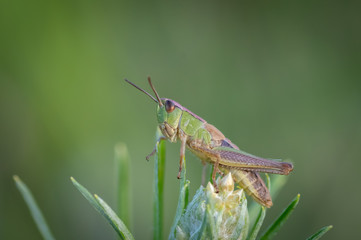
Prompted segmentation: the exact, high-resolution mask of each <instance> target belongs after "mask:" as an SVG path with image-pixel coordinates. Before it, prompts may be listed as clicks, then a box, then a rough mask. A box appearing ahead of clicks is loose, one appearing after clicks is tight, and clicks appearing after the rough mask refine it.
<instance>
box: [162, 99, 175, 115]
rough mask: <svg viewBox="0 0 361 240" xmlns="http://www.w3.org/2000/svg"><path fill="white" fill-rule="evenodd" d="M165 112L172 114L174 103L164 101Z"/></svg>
mask: <svg viewBox="0 0 361 240" xmlns="http://www.w3.org/2000/svg"><path fill="white" fill-rule="evenodd" d="M164 105H165V110H166V111H167V113H171V112H173V110H174V108H175V106H174V103H173V102H172V101H169V100H167V101H165V104H164Z"/></svg>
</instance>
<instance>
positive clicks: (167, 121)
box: [157, 98, 182, 142]
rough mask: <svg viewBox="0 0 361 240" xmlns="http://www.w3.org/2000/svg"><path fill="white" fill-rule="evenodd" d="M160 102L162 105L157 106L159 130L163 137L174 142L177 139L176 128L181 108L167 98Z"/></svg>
mask: <svg viewBox="0 0 361 240" xmlns="http://www.w3.org/2000/svg"><path fill="white" fill-rule="evenodd" d="M161 102H162V105H160V104H159V105H157V119H158V124H159V128H160V130H161V131H162V133H163V135H164V136H166V137H167V138H168V139H169V140H171V141H172V142H174V141H176V139H177V128H178V125H179V121H180V117H181V116H182V109H181V108H182V107H181V106H180V105H179V104H178V103H177V102H175V101H173V100H171V99H168V98H162V99H161Z"/></svg>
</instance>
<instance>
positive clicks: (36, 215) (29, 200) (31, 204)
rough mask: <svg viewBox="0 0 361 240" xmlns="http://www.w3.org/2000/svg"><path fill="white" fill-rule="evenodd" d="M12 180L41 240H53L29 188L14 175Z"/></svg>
mask: <svg viewBox="0 0 361 240" xmlns="http://www.w3.org/2000/svg"><path fill="white" fill-rule="evenodd" d="M13 178H14V181H15V183H16V187H17V188H18V190H19V191H20V193H21V195H22V196H23V198H24V200H25V202H26V204H27V206H28V208H29V210H30V213H31V215H32V217H33V219H34V221H35V223H36V226H37V227H38V229H39V231H40V233H41V235H42V236H43V238H44V239H46V240H52V239H55V238H54V237H53V235H52V233H51V231H50V229H49V227H48V225H47V223H46V221H45V218H44V216H43V214H42V213H41V210H40V208H39V206H38V204H37V203H36V201H35V199H34V197H33V195H32V194H31V191H30V190H29V188H28V187H27V186H26V185H25V183H23V182H22V181H21V179H20V178H19V177H18V176H16V175H15V176H13Z"/></svg>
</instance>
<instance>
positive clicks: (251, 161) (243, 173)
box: [125, 77, 293, 208]
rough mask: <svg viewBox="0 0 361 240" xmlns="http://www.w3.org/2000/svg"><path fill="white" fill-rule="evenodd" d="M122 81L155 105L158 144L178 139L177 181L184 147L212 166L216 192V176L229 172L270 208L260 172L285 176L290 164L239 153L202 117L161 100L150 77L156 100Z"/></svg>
mask: <svg viewBox="0 0 361 240" xmlns="http://www.w3.org/2000/svg"><path fill="white" fill-rule="evenodd" d="M125 81H126V82H128V83H129V84H131V85H133V86H134V87H135V88H137V89H138V90H140V91H142V92H143V93H145V94H146V95H148V96H149V97H150V98H151V99H153V101H154V102H156V103H157V119H158V125H159V129H160V130H161V132H162V134H163V136H162V137H160V138H159V139H158V141H157V144H158V143H159V142H160V141H161V140H164V139H168V140H169V141H170V142H174V143H175V142H177V140H178V139H179V140H180V142H181V147H180V161H179V172H178V176H177V177H178V179H179V178H180V174H181V171H182V165H183V159H184V155H185V149H186V147H187V148H188V149H189V150H190V151H191V152H193V153H194V154H195V155H196V156H197V157H198V158H200V159H201V161H202V163H203V164H204V165H205V163H206V162H207V163H209V164H212V165H213V172H212V180H213V184H214V186H215V188H216V189H218V188H217V185H216V181H215V177H216V173H217V172H219V173H221V174H227V173H229V172H230V173H231V174H232V177H233V179H234V181H235V182H236V183H237V184H238V185H239V186H240V187H241V188H243V189H244V190H245V191H246V193H247V194H248V195H250V196H251V197H252V198H253V199H254V200H255V201H256V202H258V203H260V204H261V205H263V206H265V207H268V208H269V207H271V206H272V199H271V195H270V192H269V190H268V189H267V187H266V185H265V183H264V182H263V180H262V178H261V177H260V175H259V172H264V173H274V174H282V175H288V174H289V173H290V172H291V171H292V170H293V165H292V164H291V163H288V162H279V161H272V160H268V159H264V158H261V157H257V156H254V155H251V154H249V153H246V152H243V151H241V150H240V149H239V148H238V147H237V146H236V145H235V144H233V143H232V142H231V141H230V140H229V139H228V138H226V137H225V136H224V135H223V133H222V132H221V131H219V130H218V129H217V128H216V127H215V126H213V125H211V124H209V123H207V122H206V121H205V120H204V119H203V118H201V117H199V116H197V115H196V114H194V113H193V112H191V111H190V110H188V109H187V108H185V107H183V106H182V105H180V104H179V103H177V102H176V101H174V100H172V99H169V98H160V97H159V95H158V93H157V91H156V90H155V88H154V87H153V84H152V82H151V79H150V77H148V82H149V85H150V87H151V88H152V90H153V92H154V94H155V96H156V98H154V97H153V96H152V95H151V94H149V93H148V92H146V91H145V90H143V89H142V88H140V87H138V86H137V85H135V84H134V83H132V82H130V81H129V80H127V79H125ZM157 144H156V146H157ZM155 152H156V147H155V148H154V150H153V151H152V153H151V154H149V155H148V156H147V157H146V159H147V160H149V157H150V156H152V155H153V154H154V153H155Z"/></svg>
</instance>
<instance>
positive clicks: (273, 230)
mask: <svg viewBox="0 0 361 240" xmlns="http://www.w3.org/2000/svg"><path fill="white" fill-rule="evenodd" d="M299 201H300V194H298V195H297V196H296V197H295V199H294V200H293V201H292V202H291V203H290V205H288V207H287V208H286V209H285V210H283V212H282V213H281V215H280V216H279V217H278V218H277V219H276V221H274V222H273V224H271V225H270V226H269V227H268V229H267V231H266V232H265V233H264V234H263V236H262V237H261V238H260V239H261V240H266V239H272V237H274V236H275V235H276V234H277V232H278V230H279V229H280V228H281V227H282V225H283V224H284V223H285V222H286V220H287V219H288V217H289V216H290V215H291V213H292V212H293V210H294V209H295V208H296V206H297V204H298V202H299Z"/></svg>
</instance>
